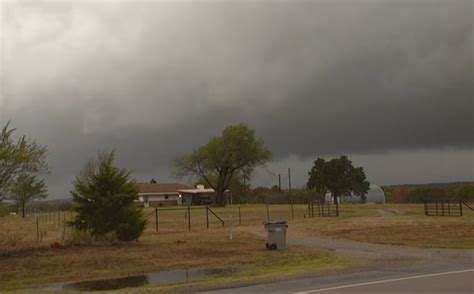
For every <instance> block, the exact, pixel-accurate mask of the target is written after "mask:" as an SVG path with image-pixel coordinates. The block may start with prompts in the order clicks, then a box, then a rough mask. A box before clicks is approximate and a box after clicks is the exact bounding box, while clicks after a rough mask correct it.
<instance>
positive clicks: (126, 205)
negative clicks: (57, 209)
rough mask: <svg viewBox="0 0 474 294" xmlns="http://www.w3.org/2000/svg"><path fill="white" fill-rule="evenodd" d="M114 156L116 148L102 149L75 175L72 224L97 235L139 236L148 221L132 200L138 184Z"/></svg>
mask: <svg viewBox="0 0 474 294" xmlns="http://www.w3.org/2000/svg"><path fill="white" fill-rule="evenodd" d="M114 160H115V155H114V152H111V153H101V154H99V156H98V159H97V160H96V161H90V162H89V163H88V164H87V166H86V167H85V168H84V170H83V171H82V172H81V174H80V175H79V176H77V177H76V180H75V182H74V190H73V191H71V194H72V197H73V202H74V211H75V212H76V213H77V215H76V217H75V219H74V221H73V222H71V225H72V226H74V227H75V228H76V229H77V230H80V231H86V232H89V233H90V234H91V235H92V237H94V238H101V237H105V236H110V235H112V236H113V237H115V238H117V239H118V240H120V241H130V240H136V239H138V238H139V237H140V235H141V234H142V233H143V230H144V229H145V225H146V220H145V219H144V217H143V213H142V211H141V210H140V209H138V208H137V207H136V206H135V205H134V204H133V201H134V200H135V199H138V186H137V184H136V183H135V182H134V181H133V180H131V179H130V173H129V172H127V171H126V170H125V169H120V168H117V167H115V166H114Z"/></svg>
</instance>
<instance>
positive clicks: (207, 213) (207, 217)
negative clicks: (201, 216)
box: [206, 205, 209, 229]
mask: <svg viewBox="0 0 474 294" xmlns="http://www.w3.org/2000/svg"><path fill="white" fill-rule="evenodd" d="M206 227H207V228H208V229H209V206H207V205H206Z"/></svg>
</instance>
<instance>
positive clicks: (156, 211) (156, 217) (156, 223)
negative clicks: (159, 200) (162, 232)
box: [155, 207, 158, 233]
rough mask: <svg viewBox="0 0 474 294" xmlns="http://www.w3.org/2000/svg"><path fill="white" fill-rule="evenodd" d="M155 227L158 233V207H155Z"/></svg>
mask: <svg viewBox="0 0 474 294" xmlns="http://www.w3.org/2000/svg"><path fill="white" fill-rule="evenodd" d="M155 229H156V232H157V233H158V207H155Z"/></svg>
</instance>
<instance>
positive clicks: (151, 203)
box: [137, 180, 191, 207]
mask: <svg viewBox="0 0 474 294" xmlns="http://www.w3.org/2000/svg"><path fill="white" fill-rule="evenodd" d="M138 189H139V192H138V201H137V202H138V203H139V204H140V205H143V207H156V206H163V205H181V198H180V194H179V192H178V190H180V189H191V187H189V186H186V185H183V184H179V183H156V182H155V181H153V180H152V181H151V182H150V183H138Z"/></svg>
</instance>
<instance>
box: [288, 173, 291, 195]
mask: <svg viewBox="0 0 474 294" xmlns="http://www.w3.org/2000/svg"><path fill="white" fill-rule="evenodd" d="M288 192H289V193H290V197H291V169H290V168H288Z"/></svg>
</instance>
